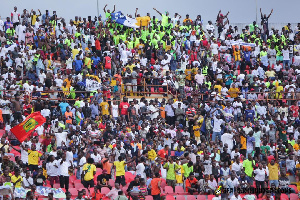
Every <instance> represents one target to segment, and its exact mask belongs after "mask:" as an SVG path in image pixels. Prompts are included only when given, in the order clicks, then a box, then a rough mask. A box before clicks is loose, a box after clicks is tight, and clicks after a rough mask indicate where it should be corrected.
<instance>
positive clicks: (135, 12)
mask: <svg viewBox="0 0 300 200" xmlns="http://www.w3.org/2000/svg"><path fill="white" fill-rule="evenodd" d="M137 11H138V8H136V9H135V14H134V16H135V17H136V14H137Z"/></svg>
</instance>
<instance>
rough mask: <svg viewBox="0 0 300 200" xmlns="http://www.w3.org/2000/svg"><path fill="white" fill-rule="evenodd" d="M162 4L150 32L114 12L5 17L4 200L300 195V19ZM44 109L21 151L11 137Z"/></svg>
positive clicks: (0, 158) (0, 119) (150, 19)
mask: <svg viewBox="0 0 300 200" xmlns="http://www.w3.org/2000/svg"><path fill="white" fill-rule="evenodd" d="M153 9H154V11H156V12H157V13H158V15H159V16H158V17H156V16H150V14H149V13H147V15H146V16H141V15H140V14H139V13H138V9H136V12H135V15H134V18H135V19H136V21H137V25H138V26H139V28H129V27H126V26H124V25H122V24H118V23H116V22H115V21H114V20H113V18H112V13H114V12H115V6H114V10H113V11H110V10H108V9H107V5H105V7H104V9H103V10H104V13H105V17H102V16H101V15H100V16H98V17H95V18H94V19H92V18H91V17H90V16H89V17H88V18H84V17H83V18H82V17H80V16H75V18H74V19H71V20H70V21H69V22H67V21H66V20H65V19H64V18H62V17H60V16H58V15H57V13H56V12H55V11H53V13H52V14H50V11H48V10H46V12H45V13H41V11H40V10H38V11H34V10H31V11H29V10H27V9H23V11H21V12H20V13H19V10H18V8H17V7H14V9H13V11H12V12H11V16H10V17H7V18H6V19H5V20H4V21H3V20H1V19H0V71H1V76H0V108H1V110H0V128H1V131H0V133H1V142H0V171H1V172H0V198H2V199H21V197H20V196H18V193H17V192H16V188H25V189H28V190H29V191H28V192H27V193H26V198H25V199H28V200H31V199H37V198H39V199H40V197H39V196H38V194H37V192H36V187H38V186H47V187H51V188H62V189H63V190H64V191H65V193H66V199H68V200H69V199H80V200H81V199H112V200H115V199H117V200H126V199H134V200H140V199H141V200H144V199H146V200H147V199H154V200H160V199H162V198H165V199H170V200H171V199H172V198H173V199H174V197H173V196H170V195H173V194H175V196H176V195H177V199H179V196H180V195H187V198H188V199H195V197H196V195H197V199H200V198H201V199H203V198H204V199H206V197H210V198H211V199H213V200H219V199H231V200H236V199H237V200H240V199H243V198H245V199H264V200H273V199H284V197H286V198H290V199H293V198H294V199H298V196H297V192H298V188H297V186H299V187H300V184H299V179H300V137H299V136H300V133H299V132H300V129H299V124H300V120H299V105H300V104H299V99H300V93H299V92H300V89H299V83H300V78H299V75H300V69H299V66H300V23H299V24H298V25H297V26H296V27H292V25H291V24H290V23H289V24H287V25H286V26H284V27H282V29H280V30H276V29H275V28H270V27H269V18H270V17H271V15H272V13H273V10H271V12H270V14H269V15H267V14H263V13H262V11H261V10H260V13H261V22H255V21H254V22H253V23H251V24H249V25H247V26H245V28H243V29H242V30H238V28H237V27H232V26H231V25H230V23H229V17H230V13H229V12H228V13H226V14H222V12H221V10H220V11H219V13H218V14H217V19H216V21H215V23H214V22H213V21H208V23H207V24H206V25H205V26H204V24H203V20H202V16H201V15H198V16H197V17H196V19H191V18H190V16H189V15H188V14H187V15H186V17H182V16H181V15H180V14H178V13H175V14H174V16H173V17H172V16H171V15H170V14H169V12H165V13H162V12H160V11H158V10H157V9H156V8H153ZM128 17H131V18H132V17H133V15H128ZM33 112H40V113H41V115H42V116H43V117H45V118H46V122H45V123H44V124H43V125H42V126H40V127H38V128H36V129H35V131H34V132H33V134H32V135H31V136H30V137H28V138H26V140H25V141H22V142H20V141H19V140H17V139H16V137H15V135H14V134H13V133H12V132H11V131H10V129H11V128H12V127H14V126H16V125H18V124H19V123H21V122H22V121H23V120H24V119H25V118H26V117H27V116H29V115H30V114H31V113H33ZM7 186H9V188H10V189H9V192H8V194H4V193H1V189H2V190H3V191H4V189H6V188H7ZM251 191H252V192H251ZM211 195H213V196H211ZM285 195H286V196H285ZM53 198H54V197H53V193H49V194H48V199H53Z"/></svg>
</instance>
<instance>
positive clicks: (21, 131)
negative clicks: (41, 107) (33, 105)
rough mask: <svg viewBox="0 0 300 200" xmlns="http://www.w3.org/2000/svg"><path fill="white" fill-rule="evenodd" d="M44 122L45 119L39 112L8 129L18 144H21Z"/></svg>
mask: <svg viewBox="0 0 300 200" xmlns="http://www.w3.org/2000/svg"><path fill="white" fill-rule="evenodd" d="M45 122H46V118H45V117H43V116H42V115H41V113H40V112H34V113H32V114H31V115H29V116H28V117H26V119H25V120H24V121H23V122H22V123H20V124H18V125H17V126H15V127H13V128H12V129H10V131H11V132H12V133H13V134H14V135H15V136H16V137H17V138H18V140H19V141H20V142H23V141H24V140H25V138H27V137H28V136H29V135H30V134H31V133H32V132H33V131H34V130H35V129H36V128H37V127H39V126H41V125H43V124H44V123H45Z"/></svg>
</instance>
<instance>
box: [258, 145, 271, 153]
mask: <svg viewBox="0 0 300 200" xmlns="http://www.w3.org/2000/svg"><path fill="white" fill-rule="evenodd" d="M260 149H261V152H262V154H266V152H270V146H261V147H260Z"/></svg>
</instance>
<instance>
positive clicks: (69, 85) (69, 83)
mask: <svg viewBox="0 0 300 200" xmlns="http://www.w3.org/2000/svg"><path fill="white" fill-rule="evenodd" d="M64 82H66V83H67V85H66V87H68V88H70V87H71V82H72V80H69V79H68V78H66V79H65V80H64Z"/></svg>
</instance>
